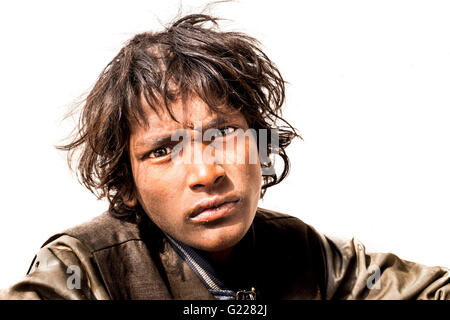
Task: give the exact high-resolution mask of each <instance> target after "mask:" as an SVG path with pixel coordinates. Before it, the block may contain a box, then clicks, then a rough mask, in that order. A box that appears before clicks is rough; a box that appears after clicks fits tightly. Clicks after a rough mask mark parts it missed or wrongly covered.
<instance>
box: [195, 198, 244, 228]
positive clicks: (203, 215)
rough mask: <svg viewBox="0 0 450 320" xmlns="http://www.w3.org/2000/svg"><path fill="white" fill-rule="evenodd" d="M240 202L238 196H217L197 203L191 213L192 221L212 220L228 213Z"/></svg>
mask: <svg viewBox="0 0 450 320" xmlns="http://www.w3.org/2000/svg"><path fill="white" fill-rule="evenodd" d="M238 202H239V198H238V197H234V196H231V197H215V198H212V199H205V200H202V201H200V202H199V203H197V205H195V207H194V209H193V210H192V211H191V214H189V216H188V218H189V220H190V221H192V222H210V221H213V220H217V219H219V218H222V217H224V216H226V215H228V214H229V213H230V212H231V211H232V210H233V209H234V207H235V206H236V204H237V203H238Z"/></svg>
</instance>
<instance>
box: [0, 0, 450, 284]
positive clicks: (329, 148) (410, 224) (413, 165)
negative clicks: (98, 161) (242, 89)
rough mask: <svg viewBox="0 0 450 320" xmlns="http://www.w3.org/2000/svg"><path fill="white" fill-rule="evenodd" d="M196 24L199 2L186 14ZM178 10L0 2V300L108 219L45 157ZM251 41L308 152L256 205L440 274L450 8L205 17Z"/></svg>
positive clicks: (435, 4) (247, 11) (282, 4)
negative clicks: (110, 67) (130, 50)
mask: <svg viewBox="0 0 450 320" xmlns="http://www.w3.org/2000/svg"><path fill="white" fill-rule="evenodd" d="M182 3H183V12H184V13H192V12H198V10H199V9H201V8H202V7H203V5H204V4H205V3H206V1H187V0H185V1H182ZM178 6H179V1H178V0H175V1H168V0H158V1H70V2H69V1H43V0H41V1H14V2H12V1H9V2H6V1H2V2H0V45H1V49H0V88H1V89H0V90H1V93H0V97H1V100H0V104H1V126H0V133H1V147H2V148H1V157H0V168H1V173H2V174H1V187H0V188H1V190H0V191H1V193H0V194H1V209H0V210H1V220H0V221H1V224H0V254H1V260H0V261H1V265H0V287H6V286H8V285H10V284H11V283H13V282H14V281H16V280H18V279H19V278H20V277H21V276H22V275H24V274H25V272H26V271H27V269H28V266H29V263H30V262H31V259H32V258H33V256H34V254H35V252H36V251H37V250H38V249H39V247H40V245H41V244H42V243H43V242H44V241H45V240H46V239H47V238H48V237H49V236H50V235H52V234H53V233H55V232H58V231H61V230H63V229H65V228H68V227H70V226H73V225H75V224H78V223H80V222H83V221H85V220H87V219H90V218H91V217H94V216H96V215H98V214H99V213H101V212H103V211H104V210H105V209H106V208H107V204H106V203H105V202H103V201H97V200H96V199H95V197H94V196H93V195H92V194H90V193H89V192H88V191H87V190H85V189H84V188H83V187H82V186H81V185H79V184H78V183H77V182H76V179H75V177H74V176H73V175H72V174H71V173H70V172H69V170H68V168H67V165H66V162H65V155H64V154H63V153H60V152H58V151H56V150H55V149H54V147H53V145H55V144H57V143H59V142H60V141H61V139H62V138H63V137H65V136H66V135H67V134H68V133H69V131H70V128H71V126H72V123H71V122H70V121H67V122H62V118H63V116H64V114H65V113H66V112H67V110H68V108H69V106H70V105H71V104H72V103H73V102H74V101H75V100H76V98H77V97H79V96H81V95H83V94H84V93H86V92H87V91H88V90H89V88H90V86H91V85H92V84H93V83H94V82H95V80H96V77H97V76H98V74H99V73H100V71H101V70H102V68H103V67H104V66H105V65H106V64H107V62H109V60H110V59H111V58H112V57H113V56H114V55H115V54H116V53H117V52H118V51H119V49H120V48H121V46H122V44H123V43H124V42H125V41H126V40H127V39H128V38H130V37H131V36H132V35H133V34H135V33H137V32H141V31H147V30H154V29H158V30H159V29H160V28H161V24H163V23H166V22H168V21H170V20H171V19H172V18H173V17H174V16H175V15H176V13H177V11H178ZM212 12H213V13H214V14H216V15H219V16H222V17H225V18H228V19H230V20H231V22H227V23H226V24H225V26H226V28H228V29H232V30H237V31H243V32H246V33H249V34H250V35H252V36H254V37H256V38H257V39H259V40H260V41H261V42H262V44H263V48H264V50H265V51H266V53H267V54H268V55H269V57H270V58H271V59H272V60H274V61H275V63H276V64H277V65H278V67H279V69H280V70H281V72H282V74H283V75H284V77H285V79H286V80H287V81H288V82H289V85H288V88H287V103H286V112H285V115H286V116H287V118H288V119H290V120H291V122H292V124H293V125H294V126H295V127H296V128H298V129H299V131H300V133H301V134H302V136H303V138H304V141H296V142H295V143H294V144H293V145H292V146H291V147H290V148H289V149H288V151H290V153H289V154H290V156H291V161H292V170H291V174H290V176H289V177H288V179H287V180H286V181H285V182H284V183H282V184H281V185H279V186H277V187H274V188H273V189H271V190H269V191H268V193H267V194H266V198H265V200H264V201H263V202H262V203H261V206H263V207H266V208H269V209H274V210H279V211H282V212H285V213H290V214H292V215H296V216H298V217H300V218H301V219H303V220H304V221H305V222H307V223H309V224H311V225H313V226H314V227H315V228H316V229H317V230H319V231H321V232H324V233H327V234H332V235H336V236H341V237H347V238H351V237H356V238H358V239H359V240H361V241H362V242H363V243H365V244H366V247H367V248H368V249H369V250H370V251H381V252H386V251H391V252H394V253H396V254H397V255H399V256H400V257H402V258H405V259H408V260H413V261H418V262H421V263H423V264H428V265H443V266H447V267H449V266H450V253H449V249H448V245H449V222H450V218H449V214H450V166H449V164H450V148H449V147H450V143H449V139H450V126H449V122H450V94H449V93H450V19H449V16H450V2H448V1H430V0H427V1H412V0H408V1H394V0H389V1H381V0H378V1H361V0H359V1H318V0H314V1H272V0H271V1H236V2H235V3H225V4H220V5H218V6H216V7H215V9H213V11H212Z"/></svg>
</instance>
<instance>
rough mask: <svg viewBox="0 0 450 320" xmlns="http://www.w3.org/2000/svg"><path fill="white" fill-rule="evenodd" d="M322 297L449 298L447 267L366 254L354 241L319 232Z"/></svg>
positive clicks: (449, 277) (449, 280) (388, 255)
mask: <svg viewBox="0 0 450 320" xmlns="http://www.w3.org/2000/svg"><path fill="white" fill-rule="evenodd" d="M321 238H322V240H321V242H322V247H323V253H324V260H325V265H326V267H325V273H326V275H325V286H324V287H325V288H326V289H325V291H326V293H325V297H324V298H326V299H352V300H353V299H355V300H356V299H358V300H359V299H370V300H379V299H383V300H410V299H418V300H450V270H449V269H447V268H444V267H428V266H424V265H421V264H417V263H413V262H410V261H406V260H402V259H400V258H399V257H397V256H396V255H394V254H391V253H367V252H366V249H365V247H364V245H363V244H362V243H361V242H360V241H358V240H356V239H351V240H341V239H336V238H331V237H328V236H324V235H321Z"/></svg>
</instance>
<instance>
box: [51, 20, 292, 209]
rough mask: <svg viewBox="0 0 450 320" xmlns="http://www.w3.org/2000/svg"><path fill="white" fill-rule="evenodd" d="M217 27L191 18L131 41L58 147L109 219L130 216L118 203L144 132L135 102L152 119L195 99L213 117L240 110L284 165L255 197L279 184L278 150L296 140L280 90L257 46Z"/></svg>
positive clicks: (127, 191)
mask: <svg viewBox="0 0 450 320" xmlns="http://www.w3.org/2000/svg"><path fill="white" fill-rule="evenodd" d="M218 20H219V19H217V18H214V17H211V16H209V15H204V14H193V15H188V16H185V17H183V18H180V19H178V20H177V21H176V22H174V23H172V24H171V25H169V26H168V27H166V28H165V30H163V31H161V32H145V33H140V34H137V35H135V36H134V37H133V38H132V39H130V40H129V41H128V42H127V43H126V45H125V46H124V47H123V48H122V49H121V50H120V52H119V53H118V54H117V55H116V56H115V57H114V58H113V59H112V60H111V62H110V63H109V64H108V65H107V66H106V68H105V69H104V70H103V71H102V73H101V74H100V76H99V78H98V80H97V82H96V83H95V85H94V87H93V88H92V90H91V91H90V92H89V94H88V96H87V98H86V99H85V101H84V104H83V105H82V111H81V115H80V119H79V124H78V127H77V128H76V130H75V131H74V132H75V136H74V137H72V138H71V141H70V143H67V144H65V145H62V146H59V147H58V148H59V149H61V150H65V151H69V153H68V162H69V166H70V167H71V168H74V165H75V166H76V172H77V175H78V178H79V180H80V182H81V183H82V184H84V185H85V186H86V187H87V188H88V189H89V190H90V191H91V192H93V193H94V194H95V195H96V196H97V197H98V198H99V199H101V198H104V197H107V199H108V200H109V203H110V211H113V212H114V213H115V214H116V215H121V216H127V215H130V214H131V213H132V212H134V213H135V212H136V210H134V209H135V208H129V207H128V206H127V205H126V204H125V203H126V202H127V200H130V199H132V198H133V197H134V195H135V189H134V188H135V185H134V180H133V175H132V171H131V164H130V159H129V150H128V148H129V137H130V132H131V131H130V130H131V128H132V127H133V125H135V124H136V123H137V124H146V118H145V110H144V109H143V108H144V106H143V105H142V103H141V97H142V96H143V97H145V100H146V102H147V104H148V105H149V106H150V107H151V108H152V109H153V110H154V111H155V112H158V111H161V110H162V109H164V110H166V111H167V112H168V113H169V114H170V115H171V117H172V118H173V119H174V117H173V113H172V110H171V107H170V106H171V104H172V103H173V102H174V101H176V100H177V99H178V98H180V97H181V98H183V99H185V98H186V97H189V96H194V95H195V96H198V97H199V98H200V99H202V100H203V101H204V102H205V103H206V104H207V105H208V106H209V107H210V108H211V109H212V110H214V111H216V112H220V110H219V109H220V108H219V106H223V105H228V106H231V107H233V108H236V109H238V110H240V112H241V113H242V114H243V115H244V117H245V119H246V120H247V123H248V125H249V127H250V128H253V129H255V130H256V132H259V129H267V130H271V129H273V130H276V131H277V132H278V137H279V143H278V146H277V150H274V148H275V146H274V145H273V144H272V143H271V140H270V139H268V141H267V150H268V152H269V153H271V152H276V153H277V154H278V155H279V156H280V157H281V158H282V159H283V162H284V168H283V171H282V172H281V174H280V175H277V174H276V173H275V172H273V173H272V174H269V175H264V176H263V185H262V192H261V197H262V196H263V195H264V192H265V191H266V189H267V188H269V187H271V186H273V185H276V184H278V183H280V182H281V181H282V180H283V179H284V178H285V177H286V175H287V173H288V171H289V158H288V156H287V155H286V152H285V148H286V147H287V146H288V145H289V144H290V142H291V140H292V139H293V138H294V137H295V136H298V134H297V133H296V131H295V129H294V128H293V127H292V126H291V125H290V124H289V123H288V122H287V121H286V120H284V119H283V118H282V116H281V106H282V105H283V103H284V99H285V82H284V80H283V78H282V76H281V74H280V72H279V70H278V69H277V68H276V66H275V65H274V63H273V62H272V61H271V60H270V59H269V58H268V57H267V56H266V55H265V54H264V52H262V51H261V49H260V48H259V43H258V41H257V40H255V39H254V38H252V37H249V36H247V35H245V34H242V33H238V32H223V31H220V30H219V29H218ZM147 107H148V106H147ZM174 120H176V119H174ZM280 122H281V123H280ZM75 153H77V155H79V156H78V157H77V159H76V161H75V159H74V154H75ZM261 165H262V166H268V165H270V164H269V163H265V162H263V161H261ZM138 206H139V205H138Z"/></svg>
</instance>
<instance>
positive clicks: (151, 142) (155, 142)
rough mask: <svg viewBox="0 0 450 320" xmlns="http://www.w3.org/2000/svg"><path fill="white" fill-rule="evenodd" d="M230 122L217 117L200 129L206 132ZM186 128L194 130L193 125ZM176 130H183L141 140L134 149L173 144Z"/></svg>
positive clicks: (190, 124) (189, 124)
mask: <svg viewBox="0 0 450 320" xmlns="http://www.w3.org/2000/svg"><path fill="white" fill-rule="evenodd" d="M230 121H231V119H228V118H225V117H223V116H218V117H216V118H214V119H212V120H211V121H210V122H209V123H207V124H206V125H202V127H201V128H202V130H203V131H206V130H208V129H214V128H216V127H218V126H221V125H223V124H225V123H228V122H230ZM187 127H188V128H192V129H194V125H193V124H192V123H188V124H187ZM177 130H183V129H180V128H179V129H176V130H175V131H174V132H172V133H171V134H170V135H165V136H161V137H155V138H150V137H147V138H143V139H142V140H140V141H138V142H136V147H143V146H152V147H153V146H154V147H158V146H162V145H164V144H167V143H170V142H173V140H172V136H173V134H174V133H175V132H176V131H177Z"/></svg>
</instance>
